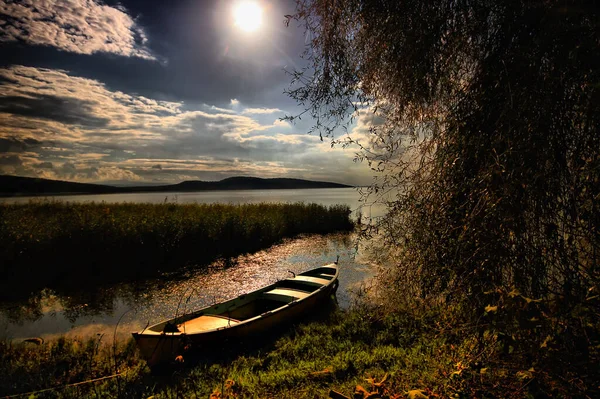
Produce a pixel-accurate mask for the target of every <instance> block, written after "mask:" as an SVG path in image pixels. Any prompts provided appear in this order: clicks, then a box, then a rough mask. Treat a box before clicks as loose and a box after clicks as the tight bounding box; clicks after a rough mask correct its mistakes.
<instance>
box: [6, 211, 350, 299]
mask: <svg viewBox="0 0 600 399" xmlns="http://www.w3.org/2000/svg"><path fill="white" fill-rule="evenodd" d="M353 227H354V225H353V222H352V221H351V220H350V209H349V207H348V206H341V205H340V206H331V207H325V206H322V205H318V204H303V203H297V204H265V203H263V204H246V205H224V204H186V205H179V204H130V203H125V204H106V203H84V204H77V203H62V202H33V203H30V204H25V205H22V204H15V205H8V204H2V205H0V242H2V245H1V246H0V265H1V266H0V272H1V273H2V275H3V277H4V278H3V279H2V282H1V283H0V295H4V296H6V295H9V294H10V295H12V296H16V295H19V294H21V295H25V296H26V295H29V293H30V292H32V291H36V290H40V289H42V288H54V289H64V288H66V287H70V286H77V287H81V286H83V285H86V284H92V285H97V284H99V283H103V282H107V283H111V282H119V281H127V280H131V279H139V278H143V277H150V276H154V275H157V274H158V273H160V272H164V271H166V270H176V269H178V268H180V267H182V266H186V265H189V264H194V265H202V264H207V263H209V262H211V261H213V260H215V259H217V258H219V257H230V256H236V255H240V254H242V253H246V252H252V251H256V250H259V249H262V248H266V247H268V246H270V245H272V244H274V243H276V242H278V241H279V240H281V239H283V238H286V237H293V236H295V235H298V234H310V233H329V232H333V231H343V230H346V231H347V230H351V229H352V228H353Z"/></svg>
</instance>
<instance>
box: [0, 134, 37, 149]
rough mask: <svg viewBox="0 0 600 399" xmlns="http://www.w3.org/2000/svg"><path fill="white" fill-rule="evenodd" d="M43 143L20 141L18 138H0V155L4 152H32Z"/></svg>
mask: <svg viewBox="0 0 600 399" xmlns="http://www.w3.org/2000/svg"><path fill="white" fill-rule="evenodd" d="M41 144H42V143H41V142H40V141H38V140H36V139H32V138H26V139H23V140H20V139H18V138H16V137H8V138H3V137H0V153H2V152H24V151H28V150H31V149H32V148H34V147H38V146H40V145H41Z"/></svg>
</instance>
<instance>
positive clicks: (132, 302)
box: [0, 234, 371, 339]
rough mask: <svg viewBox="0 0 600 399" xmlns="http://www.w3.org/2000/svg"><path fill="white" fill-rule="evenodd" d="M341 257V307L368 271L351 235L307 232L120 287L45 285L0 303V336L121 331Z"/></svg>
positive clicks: (204, 304) (207, 303)
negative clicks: (62, 289)
mask: <svg viewBox="0 0 600 399" xmlns="http://www.w3.org/2000/svg"><path fill="white" fill-rule="evenodd" d="M337 256H339V257H340V261H339V262H340V265H341V272H340V287H339V289H338V294H337V299H338V302H339V304H340V306H342V307H346V306H348V304H349V303H350V295H351V292H352V290H353V289H355V288H356V287H358V286H359V285H360V284H361V283H362V282H364V281H365V279H367V278H369V277H370V276H371V269H370V268H369V266H368V265H367V264H366V261H364V260H363V259H362V258H361V255H360V253H358V254H357V252H356V250H355V236H353V235H350V234H333V235H327V236H306V237H301V238H296V239H291V240H286V241H284V242H283V243H282V244H279V245H276V246H273V247H271V248H269V249H267V250H263V251H260V252H257V253H255V254H250V255H243V256H240V257H237V258H235V259H231V260H229V261H227V262H224V261H218V262H214V263H213V264H211V265H210V267H209V268H208V269H206V268H198V269H195V268H193V267H190V268H188V269H187V270H184V271H182V272H178V273H171V274H168V275H164V276H162V277H161V278H158V279H153V280H148V281H143V282H135V283H127V284H119V285H115V286H111V287H106V288H103V289H98V290H93V291H82V292H78V291H73V293H70V294H69V295H59V294H57V293H55V292H51V291H48V290H45V291H43V292H40V293H38V294H36V295H33V296H32V297H31V298H29V299H28V300H27V301H25V302H21V303H3V304H0V334H1V335H4V336H5V337H4V338H19V339H20V338H25V337H32V336H41V337H44V338H46V339H48V338H52V337H53V336H57V335H62V334H64V335H71V336H92V335H95V334H108V335H112V334H113V331H115V327H116V326H117V322H119V320H120V319H121V321H120V322H119V326H118V329H117V334H118V335H121V336H127V335H129V333H130V332H131V331H134V330H138V329H141V328H143V327H144V326H145V325H146V324H148V323H154V322H157V321H159V320H162V319H166V318H170V317H173V316H175V315H176V314H181V313H184V312H186V311H191V310H193V309H197V308H200V307H204V306H207V305H211V304H213V303H216V302H220V301H223V300H226V299H229V298H233V297H236V296H238V295H241V294H243V293H247V292H250V291H253V290H255V289H258V288H260V287H263V286H265V285H268V284H271V283H273V282H275V281H277V280H280V279H283V278H286V277H289V276H290V271H291V272H294V273H299V272H302V271H305V270H307V269H311V268H314V267H317V266H321V265H323V264H326V263H330V262H333V261H335V259H336V258H337Z"/></svg>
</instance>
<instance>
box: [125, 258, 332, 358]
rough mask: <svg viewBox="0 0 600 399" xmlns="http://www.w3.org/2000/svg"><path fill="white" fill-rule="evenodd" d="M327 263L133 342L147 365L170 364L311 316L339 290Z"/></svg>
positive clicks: (152, 329) (137, 335)
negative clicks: (187, 356) (182, 356)
mask: <svg viewBox="0 0 600 399" xmlns="http://www.w3.org/2000/svg"><path fill="white" fill-rule="evenodd" d="M338 275H339V270H338V265H337V263H332V264H329V265H326V266H322V267H318V268H316V269H312V270H309V271H306V272H304V273H301V274H298V275H294V277H291V278H287V279H285V280H280V281H278V282H276V283H275V284H272V285H269V286H268V287H265V288H261V289H259V290H257V291H254V292H251V293H248V294H245V295H242V296H239V297H237V298H235V299H231V300H229V301H226V302H222V303H219V304H216V305H213V306H210V307H207V308H204V309H200V310H198V311H196V312H193V313H189V314H185V315H182V316H179V317H175V318H173V319H170V320H165V321H162V322H160V323H158V324H155V325H153V326H149V327H147V328H145V329H144V330H142V331H140V332H135V333H133V337H134V338H135V341H136V343H137V345H138V347H139V349H140V352H141V355H142V357H143V358H145V359H146V361H147V362H148V365H149V366H151V367H153V366H155V365H159V364H165V363H171V362H173V361H174V360H175V359H176V358H177V356H179V355H183V354H184V353H185V352H187V351H189V350H190V349H193V350H194V351H200V352H201V351H202V350H203V348H206V349H210V348H214V347H215V346H216V347H218V345H219V344H222V343H223V342H228V341H229V342H240V341H244V340H247V339H252V337H253V336H255V337H256V336H259V335H261V334H265V333H267V332H269V331H272V330H273V329H274V328H276V327H279V326H281V325H285V324H286V323H292V322H295V321H297V320H299V319H300V318H302V317H303V316H306V315H308V314H310V313H314V312H315V311H316V310H317V309H318V307H319V305H320V304H322V303H323V302H325V301H326V300H327V299H328V298H329V297H330V295H331V294H333V293H334V292H335V290H336V289H337V287H338V285H339V281H338Z"/></svg>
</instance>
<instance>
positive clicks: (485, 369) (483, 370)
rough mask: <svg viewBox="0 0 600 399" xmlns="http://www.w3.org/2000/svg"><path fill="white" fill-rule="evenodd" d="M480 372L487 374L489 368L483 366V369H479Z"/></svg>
mask: <svg viewBox="0 0 600 399" xmlns="http://www.w3.org/2000/svg"><path fill="white" fill-rule="evenodd" d="M479 373H480V374H485V373H487V368H482V369H481V370H479Z"/></svg>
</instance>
